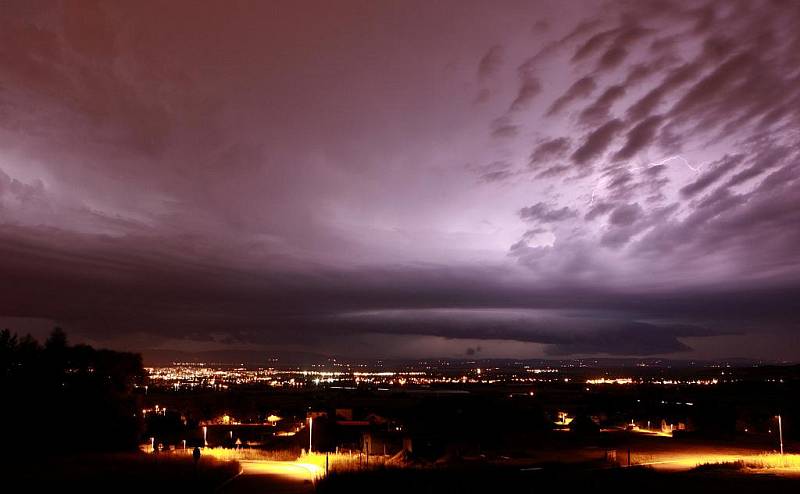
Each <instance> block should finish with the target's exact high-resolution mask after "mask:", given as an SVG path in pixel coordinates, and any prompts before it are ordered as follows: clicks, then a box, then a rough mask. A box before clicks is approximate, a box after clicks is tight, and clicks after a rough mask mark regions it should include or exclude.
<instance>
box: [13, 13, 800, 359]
mask: <svg viewBox="0 0 800 494" xmlns="http://www.w3.org/2000/svg"><path fill="white" fill-rule="evenodd" d="M542 5H543V4H542ZM548 5H549V6H548V8H547V9H545V8H543V7H542V6H541V5H539V4H535V3H534V4H531V3H527V2H519V3H514V2H510V3H503V4H498V5H491V6H490V5H488V4H486V3H482V2H471V1H470V2H454V3H449V2H444V3H430V2H419V3H415V4H413V5H405V4H403V5H386V4H380V3H369V2H367V3H360V2H344V3H337V4H336V5H333V4H330V3H329V2H310V3H307V4H306V3H304V4H302V5H294V4H292V5H288V4H287V5H280V6H274V5H268V6H267V5H261V4H250V3H240V2H236V1H234V2H225V3H222V2H219V3H215V2H211V3H208V4H206V5H203V6H202V7H198V6H197V5H195V4H194V3H191V2H180V1H176V2H169V3H165V4H161V5H159V6H158V7H155V6H152V5H148V4H146V3H144V4H143V3H131V4H124V3H117V4H115V3H107V2H95V3H93V2H79V3H67V4H63V5H62V4H35V3H30V2H7V3H5V4H4V6H3V8H4V15H2V16H0V87H2V91H0V117H2V118H0V148H2V150H3V151H2V153H0V154H1V155H0V277H1V278H2V279H3V280H4V283H3V287H4V288H3V289H2V291H0V295H2V296H0V317H22V318H40V319H43V320H47V321H55V322H57V323H59V324H62V325H64V326H67V327H68V328H69V329H70V330H72V331H75V332H77V333H79V334H81V335H83V336H85V337H86V338H93V339H96V340H103V339H105V340H109V341H110V340H114V339H117V340H119V345H122V346H124V345H132V346H133V348H141V347H142V343H141V341H146V342H148V343H146V344H147V345H151V344H152V345H154V346H155V345H158V344H160V343H163V344H167V343H168V342H169V340H177V341H180V342H186V343H187V344H188V343H189V342H201V343H209V344H212V343H213V344H219V345H220V346H225V345H233V344H236V343H237V342H238V343H241V344H242V345H250V347H248V348H260V346H261V345H277V346H284V347H286V348H292V349H298V348H299V349H302V350H313V351H323V352H334V353H335V352H342V353H350V354H354V355H362V356H364V355H366V356H370V355H376V354H379V353H380V352H381V351H383V350H384V349H381V348H367V347H363V346H359V345H360V344H362V345H363V341H362V340H361V338H362V337H364V335H376V334H377V335H383V336H386V337H392V338H400V339H401V340H402V341H406V342H407V341H422V340H418V339H419V338H426V337H435V338H441V339H444V340H446V341H448V342H449V343H448V344H449V345H450V347H449V348H450V349H451V350H452V351H451V352H450V355H454V354H463V353H464V352H465V350H464V349H465V348H473V349H476V348H478V347H477V344H478V343H480V345H481V348H482V349H483V350H482V352H481V355H482V356H491V355H492V351H493V350H492V348H493V347H492V346H491V345H492V344H493V343H490V342H494V341H510V342H515V343H519V344H520V345H522V346H525V345H527V344H530V345H541V346H542V350H541V352H543V353H544V354H550V355H570V354H573V355H574V354H598V353H607V354H615V355H642V354H666V353H674V352H689V351H690V348H689V347H690V346H692V343H691V341H693V340H689V339H691V338H700V337H703V338H709V341H716V340H715V339H714V338H716V337H718V336H719V335H730V334H747V335H756V336H758V335H760V334H766V333H767V332H771V333H770V334H776V335H779V337H780V341H782V342H784V343H786V342H789V341H790V337H791V336H792V335H793V332H796V331H797V330H799V329H800V320H798V316H797V314H798V313H800V312H798V310H797V309H798V307H797V302H796V301H797V300H798V293H799V292H798V286H799V284H798V281H800V259H799V258H798V255H797V247H796V246H797V245H800V237H798V235H800V233H798V228H797V227H796V225H798V224H800V218H798V212H797V211H798V210H800V208H798V207H797V205H798V204H800V192H798V191H800V172H798V165H797V158H798V144H797V143H798V139H797V137H798V135H797V129H798V128H800V113H798V111H797V109H798V108H799V107H800V89H798V88H800V74H798V72H797V67H798V66H800V55H798V53H800V35H799V34H798V29H797V26H798V25H800V7H798V6H797V5H795V4H793V3H790V2H787V3H780V2H733V3H729V2H725V3H718V2H709V3H707V4H704V5H703V6H701V7H698V6H697V5H694V4H693V3H692V2H680V1H676V2H620V3H612V4H603V3H600V2H591V1H588V0H587V1H586V2H580V3H579V5H578V7H579V8H576V7H575V5H574V4H571V3H569V2H568V3H567V4H564V5H562V4H559V3H558V2H556V3H553V4H552V5H550V4H548ZM532 19H542V20H544V21H546V22H547V23H548V25H549V28H548V29H547V30H546V31H543V30H538V31H537V32H535V33H531V23H532V22H533V21H532ZM514 67H517V71H516V72H515V71H514V70H513V68H514ZM476 94H477V96H476ZM474 102H480V103H482V104H481V105H474V104H473V103H474ZM498 115H505V116H502V117H500V118H496V117H497V116H498ZM510 117H513V118H510ZM487 129H488V131H487ZM487 134H488V135H487ZM464 163H479V164H480V165H472V166H467V167H465V166H464ZM526 163H527V165H528V166H526ZM707 163H710V164H707ZM576 165H577V166H576ZM576 314H578V315H576ZM136 335H139V336H136ZM135 337H140V338H141V340H136V341H139V343H135V342H134V340H133V338H135ZM126 338H127V339H126ZM464 340H470V341H469V342H467V341H464ZM473 340H478V341H473ZM359 342H361V343H359ZM172 344H173V347H174V342H173V343H172ZM136 345H138V346H136ZM181 346H182V344H181ZM710 346H713V345H710ZM787 346H790V345H788V344H787V345H780V346H776V347H774V348H772V350H774V351H775V352H783V353H782V355H788V354H790V353H791V352H795V354H796V352H797V351H798V350H796V349H795V350H792V349H788V350H786V349H785V348H784V347H787ZM526 348H527V347H526ZM741 350H742V351H746V350H747V349H746V348H741ZM475 353H477V350H475ZM765 356H767V357H769V355H765Z"/></svg>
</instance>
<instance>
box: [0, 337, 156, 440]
mask: <svg viewBox="0 0 800 494" xmlns="http://www.w3.org/2000/svg"><path fill="white" fill-rule="evenodd" d="M143 379H144V369H143V368H142V361H141V357H140V356H139V355H136V354H132V353H123V352H114V351H110V350H95V349H94V348H92V347H90V346H87V345H75V346H70V345H69V343H68V340H67V336H66V334H65V333H64V331H63V330H61V328H56V329H55V330H54V331H53V333H52V334H51V335H50V336H49V337H48V338H47V340H46V341H45V344H44V346H41V345H39V343H38V342H36V340H34V339H33V338H32V337H31V336H30V335H28V336H25V337H22V338H20V337H19V336H18V335H16V334H12V333H11V331H9V330H7V329H6V330H3V331H0V393H2V396H3V401H4V404H5V405H4V406H3V407H0V420H2V422H3V423H4V424H6V425H8V427H7V429H8V431H9V435H8V436H7V437H6V438H5V439H6V440H8V441H10V443H11V444H13V445H14V447H16V448H18V449H25V448H32V447H41V446H45V447H47V448H48V451H57V450H76V449H80V450H97V449H125V448H132V447H135V446H136V443H137V439H138V435H139V431H140V429H141V418H140V417H139V414H138V411H139V410H140V409H141V407H140V406H139V405H138V403H137V399H136V396H135V395H134V393H133V389H134V386H135V385H136V384H137V383H139V382H141V381H142V380H143Z"/></svg>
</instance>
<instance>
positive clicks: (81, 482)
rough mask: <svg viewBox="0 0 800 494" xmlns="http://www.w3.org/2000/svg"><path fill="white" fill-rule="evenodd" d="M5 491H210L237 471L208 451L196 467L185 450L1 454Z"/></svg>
mask: <svg viewBox="0 0 800 494" xmlns="http://www.w3.org/2000/svg"><path fill="white" fill-rule="evenodd" d="M2 464H3V470H4V471H3V473H2V476H3V478H4V485H10V486H11V487H10V488H9V489H8V490H5V491H4V492H9V493H12V492H109V493H119V492H126V493H127V492H137V493H155V492H168V491H175V492H177V491H187V492H192V493H206V492H209V493H210V492H214V491H215V490H216V489H217V487H219V486H220V485H221V484H222V483H224V482H225V481H226V480H228V479H230V478H231V477H233V476H234V475H236V474H237V473H238V472H239V465H238V463H236V462H233V461H221V460H217V459H214V458H211V457H204V458H201V459H200V462H199V463H198V465H197V467H195V465H194V461H193V460H192V458H191V457H190V456H188V455H174V454H159V455H153V454H145V453H134V452H132V453H109V454H86V455H75V456H69V457H63V456H51V457H36V456H33V455H32V454H25V455H24V457H13V458H8V457H6V459H5V460H4V462H3V463H2Z"/></svg>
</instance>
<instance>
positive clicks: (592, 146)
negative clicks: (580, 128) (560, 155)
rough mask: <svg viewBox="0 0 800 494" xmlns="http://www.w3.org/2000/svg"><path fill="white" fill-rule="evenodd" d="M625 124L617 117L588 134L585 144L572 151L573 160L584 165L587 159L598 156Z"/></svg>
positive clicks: (584, 140)
mask: <svg viewBox="0 0 800 494" xmlns="http://www.w3.org/2000/svg"><path fill="white" fill-rule="evenodd" d="M624 126H625V124H624V123H623V122H622V121H621V120H619V119H616V118H615V119H613V120H611V121H608V122H606V123H605V124H603V125H601V126H600V127H598V128H596V129H595V130H593V131H592V132H590V133H589V134H587V135H586V137H584V139H583V144H581V146H580V147H579V148H578V149H576V150H575V152H574V153H572V156H571V158H572V161H574V162H575V163H578V164H581V165H584V164H586V162H587V161H589V160H591V159H593V158H597V157H598V156H599V155H600V154H602V153H603V152H604V151H605V150H606V149H607V148H608V147H609V146H610V145H611V143H612V142H613V141H614V138H615V137H616V135H617V133H618V132H619V131H620V130H622V129H623V127H624Z"/></svg>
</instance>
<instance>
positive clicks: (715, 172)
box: [681, 155, 744, 197]
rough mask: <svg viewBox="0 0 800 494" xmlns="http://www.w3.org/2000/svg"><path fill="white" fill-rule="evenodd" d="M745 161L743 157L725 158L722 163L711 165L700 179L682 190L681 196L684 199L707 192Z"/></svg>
mask: <svg viewBox="0 0 800 494" xmlns="http://www.w3.org/2000/svg"><path fill="white" fill-rule="evenodd" d="M743 160H744V156H742V155H735V156H725V157H724V158H722V159H721V160H720V161H718V162H715V163H712V164H710V165H709V167H708V170H706V171H705V172H704V173H703V174H702V175H701V176H700V178H698V179H697V180H695V181H694V182H692V183H690V184H689V185H686V186H685V187H683V188H682V189H681V194H683V196H684V197H692V196H694V195H696V194H698V193H700V192H702V191H704V190H706V189H707V188H709V187H710V186H712V185H713V184H715V183H716V182H718V181H719V180H720V179H721V178H722V177H723V176H724V175H726V174H728V173H729V172H730V171H731V170H733V169H734V168H735V167H736V166H737V165H738V164H739V163H741V162H742V161H743Z"/></svg>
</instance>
